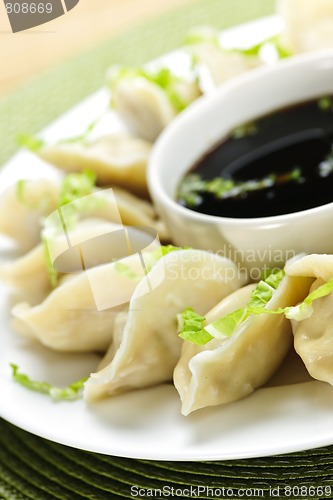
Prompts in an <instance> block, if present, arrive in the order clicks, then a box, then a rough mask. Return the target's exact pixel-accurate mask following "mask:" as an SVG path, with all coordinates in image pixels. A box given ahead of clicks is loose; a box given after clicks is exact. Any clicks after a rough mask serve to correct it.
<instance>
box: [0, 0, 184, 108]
mask: <svg viewBox="0 0 333 500" xmlns="http://www.w3.org/2000/svg"><path fill="white" fill-rule="evenodd" d="M191 1H193V0H158V1H156V0H80V1H79V3H78V4H77V6H76V7H75V8H74V9H73V10H71V11H70V12H68V13H67V14H66V15H64V16H61V17H59V18H58V19H55V20H53V21H51V22H50V23H47V24H45V25H42V26H38V27H36V28H32V29H30V30H26V31H24V32H20V33H16V34H14V35H13V33H12V31H11V29H10V24H9V21H8V18H7V15H6V11H5V5H4V3H3V2H1V3H0V35H1V36H0V67H1V73H0V98H1V97H4V96H5V95H6V94H8V93H9V92H11V91H13V90H15V88H16V87H18V86H20V85H22V84H24V83H26V82H27V81H29V79H30V78H32V77H33V76H35V75H37V74H38V73H40V72H41V71H44V70H47V69H48V68H50V67H52V66H54V65H55V64H57V63H60V62H62V61H64V60H65V59H68V58H70V57H72V56H74V55H75V54H77V53H79V52H81V51H84V50H85V49H87V48H89V47H91V46H92V45H94V44H97V43H99V42H102V41H103V40H106V39H108V38H110V37H112V36H115V35H118V34H120V33H122V32H125V31H126V30H128V29H130V28H132V27H133V26H135V25H137V24H140V23H141V22H143V21H146V20H150V19H153V18H154V17H155V16H159V15H161V14H163V13H165V12H168V11H170V10H172V9H175V8H177V7H180V6H182V5H185V4H189V3H191Z"/></svg>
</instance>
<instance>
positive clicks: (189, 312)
mask: <svg viewBox="0 0 333 500" xmlns="http://www.w3.org/2000/svg"><path fill="white" fill-rule="evenodd" d="M205 320H206V318H205V317H204V316H201V315H200V314H198V313H196V312H195V311H194V310H193V309H192V308H191V307H189V308H188V309H185V311H184V312H183V313H182V314H179V315H178V327H179V330H180V334H179V336H180V337H181V338H182V339H184V340H187V341H188V342H192V343H194V344H198V345H204V344H207V342H209V341H210V340H212V338H213V337H212V335H210V333H208V332H207V330H206V329H205V328H204V323H205Z"/></svg>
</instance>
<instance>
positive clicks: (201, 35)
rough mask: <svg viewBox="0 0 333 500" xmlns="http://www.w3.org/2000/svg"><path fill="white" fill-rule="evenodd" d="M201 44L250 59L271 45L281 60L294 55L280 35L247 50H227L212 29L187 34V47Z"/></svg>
mask: <svg viewBox="0 0 333 500" xmlns="http://www.w3.org/2000/svg"><path fill="white" fill-rule="evenodd" d="M200 43H208V44H212V45H215V46H216V47H219V48H220V49H221V50H223V51H224V52H227V53H228V52H229V53H232V52H236V53H239V54H242V55H244V56H248V57H258V56H259V55H260V51H261V49H262V48H263V47H264V46H265V45H268V44H269V45H273V47H274V48H275V50H276V53H277V56H278V57H279V59H283V58H286V57H290V56H292V55H293V54H292V52H291V51H290V50H288V49H287V48H286V47H285V46H284V45H283V43H282V42H281V38H280V36H279V35H276V36H273V37H269V38H266V39H265V40H263V41H261V42H259V43H257V44H255V45H252V46H251V47H248V48H245V49H242V48H231V49H225V48H223V47H222V46H221V42H220V33H219V31H218V30H216V29H214V28H211V27H207V26H202V27H197V28H194V29H192V30H190V31H189V32H188V33H187V34H186V36H185V40H184V44H185V45H197V44H200Z"/></svg>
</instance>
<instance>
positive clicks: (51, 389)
mask: <svg viewBox="0 0 333 500" xmlns="http://www.w3.org/2000/svg"><path fill="white" fill-rule="evenodd" d="M10 366H11V368H12V376H13V378H14V380H15V381H16V382H18V383H19V384H20V385H22V386H24V387H26V388H27V389H30V390H31V391H35V392H40V393H42V394H47V395H49V396H50V397H51V398H52V399H53V400H55V401H73V400H75V399H79V398H80V397H81V391H82V389H83V386H84V383H85V382H86V380H87V378H82V379H80V380H78V381H77V382H74V383H73V384H71V385H69V386H68V387H66V388H60V387H55V386H53V385H51V384H49V383H48V382H39V381H36V380H32V379H31V378H30V377H29V376H28V375H26V374H24V373H21V372H20V371H19V367H18V366H17V365H15V364H13V363H11V364H10Z"/></svg>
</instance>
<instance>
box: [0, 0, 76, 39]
mask: <svg viewBox="0 0 333 500" xmlns="http://www.w3.org/2000/svg"><path fill="white" fill-rule="evenodd" d="M78 3H79V0H36V1H28V2H27V1H22V0H4V4H5V9H6V12H7V16H8V19H9V22H10V26H11V28H12V32H13V33H17V32H20V31H24V30H27V29H29V28H34V27H35V26H40V25H41V24H45V23H48V22H50V21H53V19H56V18H57V17H60V16H63V15H64V14H66V13H67V12H69V11H70V10H72V9H73V8H74V7H75V6H76V5H77V4H78Z"/></svg>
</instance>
